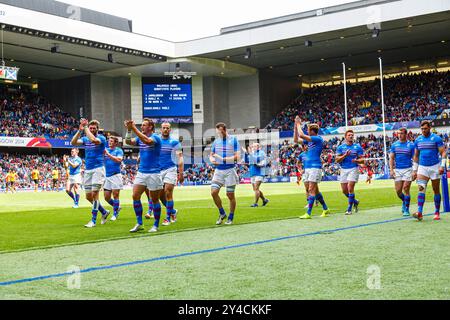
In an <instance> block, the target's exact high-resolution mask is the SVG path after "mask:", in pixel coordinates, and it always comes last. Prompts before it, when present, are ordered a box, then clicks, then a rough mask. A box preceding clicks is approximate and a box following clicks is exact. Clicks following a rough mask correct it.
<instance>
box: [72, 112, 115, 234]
mask: <svg viewBox="0 0 450 320" xmlns="http://www.w3.org/2000/svg"><path fill="white" fill-rule="evenodd" d="M99 126H100V123H99V122H98V121H97V120H91V121H90V122H89V121H88V120H86V119H81V121H80V128H79V130H78V131H77V133H76V134H75V135H74V136H73V138H72V141H71V142H70V143H71V144H72V145H74V146H81V145H84V147H85V166H86V169H85V171H84V181H83V185H84V190H85V191H86V200H88V201H89V202H90V203H92V219H91V221H89V222H88V223H87V224H86V225H85V227H86V228H92V227H95V225H96V222H97V213H98V211H100V213H101V214H102V220H101V224H105V223H106V221H107V220H106V219H107V218H108V215H109V211H108V210H106V209H105V208H103V206H102V205H101V203H100V200H99V194H100V189H101V188H102V186H103V184H104V183H105V156H104V152H105V148H106V138H105V137H104V136H103V135H101V134H99V133H98V129H99ZM82 133H84V136H83V137H81V134H82Z"/></svg>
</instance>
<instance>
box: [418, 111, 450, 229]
mask: <svg viewBox="0 0 450 320" xmlns="http://www.w3.org/2000/svg"><path fill="white" fill-rule="evenodd" d="M420 129H421V131H422V135H421V136H419V137H418V138H417V139H416V141H415V142H414V146H415V152H414V157H413V162H414V163H413V180H415V179H416V178H417V185H418V187H419V194H418V195H417V206H418V211H417V212H416V213H414V214H413V217H415V218H416V219H417V220H419V221H422V219H423V205H424V203H425V193H426V190H427V184H428V181H429V180H431V186H432V188H433V192H434V207H435V211H434V218H433V220H440V208H441V190H440V179H441V175H442V174H443V173H444V168H445V164H446V161H447V158H446V153H445V147H444V142H443V141H442V138H441V137H439V136H438V135H437V134H434V133H431V123H430V122H429V121H427V120H424V121H422V123H421V124H420Z"/></svg>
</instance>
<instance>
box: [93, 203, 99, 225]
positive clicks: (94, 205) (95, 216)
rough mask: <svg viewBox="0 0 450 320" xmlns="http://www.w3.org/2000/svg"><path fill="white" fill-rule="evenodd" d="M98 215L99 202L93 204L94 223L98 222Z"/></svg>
mask: <svg viewBox="0 0 450 320" xmlns="http://www.w3.org/2000/svg"><path fill="white" fill-rule="evenodd" d="M97 213H98V201H93V202H92V222H93V223H96V222H97Z"/></svg>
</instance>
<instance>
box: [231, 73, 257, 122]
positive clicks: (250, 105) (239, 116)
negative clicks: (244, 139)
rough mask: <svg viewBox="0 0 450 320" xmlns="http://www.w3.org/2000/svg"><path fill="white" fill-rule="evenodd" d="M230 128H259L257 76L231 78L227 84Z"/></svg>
mask: <svg viewBox="0 0 450 320" xmlns="http://www.w3.org/2000/svg"><path fill="white" fill-rule="evenodd" d="M228 90H229V91H228V106H229V112H230V127H231V128H242V129H246V128H248V127H250V126H256V127H260V126H261V123H260V92H259V77H258V74H255V75H251V76H248V77H240V78H231V79H229V83H228Z"/></svg>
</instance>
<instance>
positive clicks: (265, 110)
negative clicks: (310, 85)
mask: <svg viewBox="0 0 450 320" xmlns="http://www.w3.org/2000/svg"><path fill="white" fill-rule="evenodd" d="M259 92H260V115H261V125H260V127H262V128H264V127H265V126H266V125H267V124H268V123H269V122H270V121H271V120H272V119H273V118H274V117H275V115H276V114H277V113H279V112H280V111H281V110H282V109H284V108H285V107H286V106H287V105H288V104H289V103H291V102H292V101H293V100H294V99H295V98H296V97H297V96H298V95H300V93H301V90H300V81H298V80H297V79H286V78H281V77H277V76H274V75H272V74H270V73H267V72H260V74H259Z"/></svg>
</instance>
